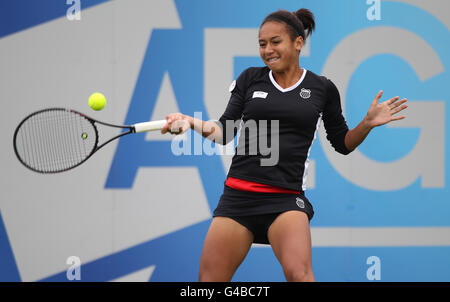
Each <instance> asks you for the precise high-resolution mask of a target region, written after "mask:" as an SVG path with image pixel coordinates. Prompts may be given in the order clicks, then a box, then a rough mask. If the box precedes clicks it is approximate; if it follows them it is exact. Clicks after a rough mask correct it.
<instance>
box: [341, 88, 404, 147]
mask: <svg viewBox="0 0 450 302" xmlns="http://www.w3.org/2000/svg"><path fill="white" fill-rule="evenodd" d="M382 95H383V91H380V92H378V94H377V95H376V96H375V98H374V99H373V101H372V104H371V105H370V108H369V110H368V112H367V114H366V116H365V117H364V118H363V120H362V121H361V122H360V123H359V124H358V126H356V127H355V128H353V129H351V130H349V131H348V132H347V134H346V135H345V146H346V147H347V149H348V150H349V151H353V150H355V149H356V147H358V146H359V145H360V144H361V143H362V142H363V141H364V139H365V138H366V137H367V135H368V134H369V132H370V131H371V130H372V129H373V128H375V127H378V126H381V125H385V124H387V123H390V122H392V121H397V120H402V119H404V118H405V116H404V115H397V114H398V113H399V112H401V111H402V110H404V109H406V108H407V107H408V105H406V104H405V103H406V101H407V99H406V98H403V99H401V100H400V98H399V97H398V96H396V97H393V98H391V99H389V100H387V101H385V102H382V103H380V102H379V101H380V98H381V96H382Z"/></svg>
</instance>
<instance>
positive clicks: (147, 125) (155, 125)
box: [134, 120, 167, 133]
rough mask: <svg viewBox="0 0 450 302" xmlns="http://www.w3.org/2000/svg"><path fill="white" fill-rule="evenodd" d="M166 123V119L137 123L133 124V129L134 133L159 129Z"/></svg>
mask: <svg viewBox="0 0 450 302" xmlns="http://www.w3.org/2000/svg"><path fill="white" fill-rule="evenodd" d="M166 123H167V121H166V120H160V121H151V122H144V123H137V124H134V130H135V131H136V133H139V132H147V131H154V130H161V129H162V127H164V125H165V124H166Z"/></svg>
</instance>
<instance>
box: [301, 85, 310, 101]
mask: <svg viewBox="0 0 450 302" xmlns="http://www.w3.org/2000/svg"><path fill="white" fill-rule="evenodd" d="M300 96H301V97H302V98H304V99H309V97H310V96H311V90H310V89H306V88H302V90H300Z"/></svg>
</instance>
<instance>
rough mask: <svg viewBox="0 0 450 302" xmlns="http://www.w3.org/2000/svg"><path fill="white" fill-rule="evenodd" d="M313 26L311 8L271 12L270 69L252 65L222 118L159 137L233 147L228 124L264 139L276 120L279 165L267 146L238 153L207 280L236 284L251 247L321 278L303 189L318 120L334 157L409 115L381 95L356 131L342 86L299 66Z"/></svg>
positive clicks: (204, 272) (170, 126)
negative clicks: (252, 128)
mask: <svg viewBox="0 0 450 302" xmlns="http://www.w3.org/2000/svg"><path fill="white" fill-rule="evenodd" d="M314 28H315V22H314V16H313V14H312V13H311V12H310V11H309V10H307V9H300V10H298V11H296V12H294V13H290V12H288V11H284V10H280V11H276V12H274V13H272V14H270V15H268V16H267V17H266V18H265V19H264V21H263V22H262V24H261V26H260V29H259V48H260V56H261V58H262V60H263V61H264V63H265V64H266V66H265V67H258V68H248V69H246V70H245V71H244V72H242V74H241V75H240V76H239V77H238V79H237V80H236V81H235V82H233V84H232V86H231V87H230V91H231V94H232V95H231V98H230V100H229V103H228V105H227V108H226V110H225V112H224V114H223V115H222V117H221V118H220V119H219V121H216V122H213V121H200V120H197V119H194V118H192V117H190V116H187V115H183V114H181V113H174V114H170V115H168V116H167V118H166V119H167V124H166V125H165V127H164V128H163V129H162V131H161V132H162V133H166V132H170V133H176V131H177V130H180V129H181V132H184V131H185V130H187V129H189V128H191V129H193V130H195V131H197V132H198V133H200V134H202V135H203V136H204V137H206V138H208V139H211V140H212V141H214V142H217V143H220V144H226V143H227V142H229V141H230V140H231V139H233V138H234V136H235V135H236V132H237V129H236V128H232V129H230V127H227V126H226V125H228V124H227V122H230V121H231V122H232V123H231V124H232V125H236V123H235V122H236V121H239V120H242V121H243V122H244V124H246V123H248V122H249V121H254V122H255V123H254V125H257V130H258V131H257V132H255V133H259V134H260V133H262V132H263V131H262V129H261V127H262V126H263V125H264V126H266V125H267V123H265V124H263V123H261V121H263V120H265V121H267V120H268V121H277V124H275V126H273V127H272V128H274V129H272V128H271V129H270V132H271V133H274V131H275V133H276V134H277V140H275V139H274V137H271V138H270V137H269V140H270V139H272V140H271V144H272V146H276V147H277V148H279V150H278V152H279V159H278V161H277V163H276V164H275V165H262V164H261V159H263V158H265V156H264V155H262V154H261V152H260V151H261V150H260V149H258V153H257V154H248V152H247V153H244V154H238V153H236V154H235V155H234V156H233V160H232V164H231V167H230V170H229V172H228V176H227V180H226V183H225V187H224V192H223V194H222V196H221V198H220V201H219V204H218V206H217V208H216V210H215V211H214V215H213V220H212V222H211V226H210V228H209V230H208V233H207V235H206V239H205V243H204V246H203V251H202V256H201V261H200V269H199V280H200V281H230V280H231V278H232V277H233V274H234V273H235V271H236V269H237V268H238V267H239V265H240V264H241V263H242V261H243V260H244V258H245V257H246V255H247V253H248V251H249V249H250V247H251V245H252V243H262V244H270V245H271V246H272V249H273V251H274V253H275V255H276V257H277V259H278V260H279V262H280V264H281V266H282V268H283V271H284V274H285V277H286V280H287V281H314V274H313V270H312V261H311V234H310V227H309V222H310V220H311V218H312V216H313V214H314V212H313V209H312V206H311V204H310V203H309V201H308V199H307V198H306V197H305V195H304V189H305V183H304V182H305V175H306V170H307V167H306V166H307V158H308V155H309V151H310V148H311V145H312V143H313V141H314V138H315V133H316V131H317V128H318V126H319V123H320V120H323V123H324V126H325V129H326V131H327V138H328V140H329V141H330V142H331V144H332V146H333V147H334V148H335V149H336V151H337V152H340V153H342V154H348V153H350V152H351V151H353V150H354V149H355V148H356V147H357V146H358V145H359V144H361V143H362V142H363V141H364V139H365V137H366V136H367V135H368V134H369V132H370V130H371V129H372V128H374V127H377V126H380V125H384V124H386V123H388V122H391V121H395V120H400V119H403V118H405V117H404V116H394V115H395V114H397V113H398V112H400V111H402V110H403V109H405V108H406V107H407V105H406V104H404V103H405V102H406V99H402V100H399V97H394V98H392V99H390V100H387V101H385V102H383V103H379V100H380V98H381V96H382V91H380V92H379V93H378V94H377V95H376V96H375V98H374V100H373V102H372V104H371V106H370V108H369V110H368V112H367V115H366V116H365V117H364V119H363V120H362V121H361V122H360V123H359V124H358V126H356V127H355V128H354V129H351V130H349V129H348V127H347V124H346V121H345V119H344V117H343V115H342V109H341V104H340V97H339V92H338V90H337V88H336V86H335V85H334V84H333V83H332V82H331V81H330V80H329V79H327V78H325V77H324V76H318V75H316V74H314V73H313V72H311V71H309V70H306V69H305V68H302V67H300V64H299V55H300V52H301V49H302V47H303V45H304V43H305V39H306V37H307V36H308V35H310V34H311V32H312V31H313V30H314ZM305 31H307V32H306V33H307V34H305ZM265 133H268V131H266V132H265ZM253 136H254V135H253ZM254 141H255V138H254V137H253V138H252V134H250V135H245V138H244V139H243V141H242V142H241V141H240V142H239V145H241V147H242V146H245V147H246V148H247V147H251V144H252V142H254ZM246 150H248V149H246Z"/></svg>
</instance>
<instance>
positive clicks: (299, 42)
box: [295, 36, 305, 51]
mask: <svg viewBox="0 0 450 302" xmlns="http://www.w3.org/2000/svg"><path fill="white" fill-rule="evenodd" d="M304 42H305V41H304V40H303V38H302V37H301V36H298V37H297V38H296V39H295V49H297V51H300V50H301V49H302V47H303V44H304Z"/></svg>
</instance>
